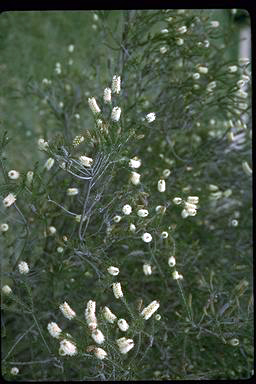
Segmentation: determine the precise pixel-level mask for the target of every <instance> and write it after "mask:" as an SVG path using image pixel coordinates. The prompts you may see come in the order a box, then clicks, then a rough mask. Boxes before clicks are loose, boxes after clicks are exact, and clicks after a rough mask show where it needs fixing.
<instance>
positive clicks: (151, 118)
mask: <svg viewBox="0 0 256 384" xmlns="http://www.w3.org/2000/svg"><path fill="white" fill-rule="evenodd" d="M155 119H156V114H155V112H151V113H148V114H147V115H146V120H147V121H148V123H152V121H154V120H155Z"/></svg>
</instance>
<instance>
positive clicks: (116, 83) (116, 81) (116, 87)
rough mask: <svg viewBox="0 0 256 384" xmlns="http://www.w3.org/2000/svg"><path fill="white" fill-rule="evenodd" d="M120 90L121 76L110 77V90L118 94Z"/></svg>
mask: <svg viewBox="0 0 256 384" xmlns="http://www.w3.org/2000/svg"><path fill="white" fill-rule="evenodd" d="M120 91H121V77H120V76H117V75H114V76H113V79H112V92H113V93H116V94H119V93H120Z"/></svg>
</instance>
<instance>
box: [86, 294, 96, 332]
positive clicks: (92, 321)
mask: <svg viewBox="0 0 256 384" xmlns="http://www.w3.org/2000/svg"><path fill="white" fill-rule="evenodd" d="M95 311H96V302H95V301H93V300H89V301H88V303H87V305H86V309H85V319H86V322H87V324H88V327H89V328H90V329H92V330H93V329H96V328H97V319H96V315H95Z"/></svg>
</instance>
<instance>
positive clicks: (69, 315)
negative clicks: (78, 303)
mask: <svg viewBox="0 0 256 384" xmlns="http://www.w3.org/2000/svg"><path fill="white" fill-rule="evenodd" d="M59 309H60V310H61V312H62V313H63V315H64V316H65V317H66V318H67V319H69V320H72V319H73V318H74V317H76V313H75V311H73V309H71V308H70V306H69V305H68V303H67V302H66V301H65V302H64V303H63V304H60V306H59Z"/></svg>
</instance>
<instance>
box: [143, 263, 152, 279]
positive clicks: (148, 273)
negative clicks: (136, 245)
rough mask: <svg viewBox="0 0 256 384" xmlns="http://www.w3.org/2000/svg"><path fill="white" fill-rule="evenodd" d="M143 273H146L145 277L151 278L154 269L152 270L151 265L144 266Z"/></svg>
mask: <svg viewBox="0 0 256 384" xmlns="http://www.w3.org/2000/svg"><path fill="white" fill-rule="evenodd" d="M143 272H144V275H146V276H149V275H151V274H152V268H151V265H149V264H143Z"/></svg>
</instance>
